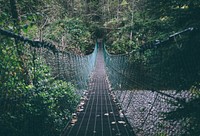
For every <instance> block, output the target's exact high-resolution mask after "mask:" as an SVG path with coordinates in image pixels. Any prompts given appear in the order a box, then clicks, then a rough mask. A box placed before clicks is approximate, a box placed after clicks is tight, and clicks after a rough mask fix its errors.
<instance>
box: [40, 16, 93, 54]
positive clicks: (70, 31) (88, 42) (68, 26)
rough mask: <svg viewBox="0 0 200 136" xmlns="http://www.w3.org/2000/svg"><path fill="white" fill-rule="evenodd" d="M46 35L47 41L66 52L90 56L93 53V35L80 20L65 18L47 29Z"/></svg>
mask: <svg viewBox="0 0 200 136" xmlns="http://www.w3.org/2000/svg"><path fill="white" fill-rule="evenodd" d="M44 34H45V37H44V38H45V39H46V41H48V40H49V41H50V42H51V41H53V42H54V44H56V45H60V46H61V48H63V50H65V51H73V52H74V53H76V54H81V53H84V54H89V53H91V52H92V51H93V50H92V47H93V41H92V39H91V34H90V32H89V30H88V28H87V27H86V25H85V24H84V23H83V22H82V21H81V20H80V19H74V18H65V19H63V20H58V21H55V22H53V23H51V24H50V25H49V26H48V27H47V28H46V29H45V32H44ZM61 39H62V41H61Z"/></svg>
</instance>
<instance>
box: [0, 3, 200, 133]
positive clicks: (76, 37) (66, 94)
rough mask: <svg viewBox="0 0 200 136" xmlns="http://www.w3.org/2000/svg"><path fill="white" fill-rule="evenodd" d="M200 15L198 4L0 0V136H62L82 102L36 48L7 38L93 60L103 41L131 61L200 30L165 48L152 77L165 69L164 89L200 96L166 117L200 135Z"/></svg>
mask: <svg viewBox="0 0 200 136" xmlns="http://www.w3.org/2000/svg"><path fill="white" fill-rule="evenodd" d="M199 14H200V1H199V0H0V29H1V31H0V135H2V136H27V133H28V135H29V136H58V135H59V134H60V133H61V131H62V130H63V129H64V127H65V125H66V123H67V122H68V121H69V120H70V117H71V114H72V113H73V112H74V111H75V109H76V106H77V105H78V103H79V101H80V96H79V95H77V94H76V87H75V85H74V84H72V83H70V82H67V81H64V80H60V79H56V78H55V77H53V76H52V75H51V68H50V67H49V66H47V65H46V64H45V62H44V61H45V60H44V59H43V58H41V57H35V52H36V51H35V49H34V48H32V47H31V46H28V45H27V43H24V42H22V41H20V40H19V39H15V38H10V37H9V35H4V34H2V31H9V32H11V33H14V34H16V35H20V36H23V37H26V38H28V39H31V40H33V41H40V42H42V41H45V42H48V43H51V44H52V45H55V47H56V48H58V49H60V50H61V51H67V52H71V53H74V54H78V55H88V54H90V53H92V51H93V50H94V46H95V42H96V40H97V39H103V41H104V43H105V45H106V48H107V50H108V52H109V53H110V54H128V53H130V52H132V51H137V50H138V49H139V48H141V46H143V45H145V44H154V43H155V42H156V41H161V40H165V39H166V38H168V37H169V36H170V35H173V34H174V33H176V32H179V31H182V30H184V29H187V28H192V29H194V30H195V31H193V32H191V34H188V35H183V36H182V35H180V36H178V37H177V38H176V39H173V40H172V42H171V43H170V44H171V45H175V46H176V47H178V48H176V47H174V46H169V48H166V46H167V45H165V48H163V49H161V50H162V52H163V54H164V55H163V56H164V57H163V58H162V63H159V64H157V65H153V66H152V67H151V68H150V71H157V70H158V69H159V68H161V67H163V69H162V71H160V72H161V73H163V74H162V77H160V79H162V83H163V84H161V85H162V86H165V85H168V86H170V88H176V89H177V92H178V91H181V90H183V89H184V88H187V89H188V90H189V91H192V93H194V94H195V95H197V96H198V97H196V98H195V99H192V100H190V101H186V100H181V101H178V103H176V104H177V105H181V106H180V108H178V109H176V110H175V111H172V112H170V113H164V114H165V115H166V120H182V119H183V118H184V119H185V122H186V123H187V124H188V125H187V127H186V128H185V130H186V131H185V134H183V135H191V136H198V135H200V130H199V128H200V97H199V96H200V91H199V87H200V62H199V60H194V59H193V58H194V56H195V58H200V54H199V51H200V38H199V36H200V32H199V29H200V15H199ZM154 53H155V52H154V51H151V50H148V51H147V52H145V53H144V54H142V55H141V54H140V55H139V56H137V55H138V54H135V55H133V56H131V59H132V60H131V61H132V62H135V63H141V62H142V63H143V64H147V63H148V62H149V60H151V59H153V58H154V57H155V54H154ZM174 58H175V59H174ZM170 60H172V64H173V65H169V64H171V63H170V62H169V61H170ZM179 60H183V62H181V63H184V64H186V63H187V64H189V66H188V67H189V70H188V69H187V68H188V67H187V68H182V67H181V66H180V65H179V63H177V62H178V61H179ZM148 68H149V67H148ZM180 72H182V73H185V74H184V75H182V76H181V77H179V76H180ZM172 73H175V74H174V75H171V74H172ZM168 75H170V76H168ZM172 76H173V79H174V80H177V81H178V83H179V86H178V85H177V84H175V83H174V82H173V81H172V80H170V78H171V77H172ZM144 80H145V79H144ZM186 83H187V84H186ZM157 88H160V86H158V87H157Z"/></svg>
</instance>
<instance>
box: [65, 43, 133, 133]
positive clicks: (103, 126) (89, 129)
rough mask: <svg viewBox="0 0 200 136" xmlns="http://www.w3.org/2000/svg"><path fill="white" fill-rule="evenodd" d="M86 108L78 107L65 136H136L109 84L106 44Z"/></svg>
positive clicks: (93, 78)
mask: <svg viewBox="0 0 200 136" xmlns="http://www.w3.org/2000/svg"><path fill="white" fill-rule="evenodd" d="M85 97H86V98H85V99H84V101H82V104H81V105H83V107H84V108H83V107H82V109H78V112H77V116H76V115H74V118H73V119H72V122H71V123H70V124H68V125H67V127H66V129H65V131H64V133H63V134H62V136H134V135H135V134H134V132H133V129H132V127H131V126H130V124H129V123H128V122H127V120H126V118H125V117H124V116H123V114H120V111H119V108H118V107H117V106H116V103H115V102H114V99H113V96H112V95H111V93H110V91H109V87H108V81H107V79H106V71H105V64H104V57H103V50H102V46H101V45H100V46H99V49H98V53H97V60H96V67H95V70H94V73H93V76H92V78H91V80H90V86H89V90H88V92H87V93H86V96H85Z"/></svg>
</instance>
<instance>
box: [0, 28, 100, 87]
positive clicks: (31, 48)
mask: <svg viewBox="0 0 200 136" xmlns="http://www.w3.org/2000/svg"><path fill="white" fill-rule="evenodd" d="M0 34H1V35H4V36H7V37H11V38H14V39H15V40H17V41H20V42H22V43H24V47H26V52H29V54H31V58H30V59H32V60H33V63H34V61H36V60H37V59H39V60H40V61H41V62H42V63H44V64H45V65H48V66H49V67H50V69H51V70H50V71H51V74H52V77H54V78H56V79H61V80H65V81H67V82H71V83H72V84H74V85H75V87H76V88H77V89H80V90H82V89H87V86H88V81H89V76H90V75H91V72H92V70H93V69H94V66H95V60H96V54H97V44H96V45H95V47H94V50H93V52H92V53H91V54H89V55H76V54H73V53H70V52H66V51H62V50H60V49H59V48H58V47H56V46H55V45H53V44H51V43H48V42H45V41H34V40H30V39H28V38H26V37H23V36H21V35H17V34H15V33H13V32H10V31H6V30H3V29H0ZM24 52H25V51H24ZM29 56H30V55H29ZM33 67H35V66H33ZM33 69H35V68H33Z"/></svg>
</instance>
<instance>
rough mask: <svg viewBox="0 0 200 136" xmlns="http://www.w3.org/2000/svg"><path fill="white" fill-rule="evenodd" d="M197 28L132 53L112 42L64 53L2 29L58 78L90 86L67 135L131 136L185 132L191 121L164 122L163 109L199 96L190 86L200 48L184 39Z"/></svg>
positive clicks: (196, 76)
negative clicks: (116, 51)
mask: <svg viewBox="0 0 200 136" xmlns="http://www.w3.org/2000/svg"><path fill="white" fill-rule="evenodd" d="M193 30H194V29H193V28H188V29H185V30H183V31H181V32H178V33H175V34H173V35H170V36H169V38H167V39H166V40H156V41H154V42H152V43H149V44H145V45H143V46H141V47H140V48H139V49H138V50H136V51H134V52H131V53H128V54H121V55H111V54H109V53H108V51H107V50H106V46H105V47H104V49H103V47H102V46H101V44H99V46H100V47H98V45H96V46H95V48H94V51H93V53H92V54H90V55H87V56H80V55H75V54H71V53H69V52H65V51H61V50H59V49H58V48H57V47H56V46H54V45H52V44H50V43H47V42H44V41H32V40H30V39H28V38H25V37H22V36H19V35H16V34H14V33H12V32H9V31H5V30H3V29H0V33H1V34H2V35H5V36H7V37H12V38H15V39H16V40H18V41H22V42H24V43H25V44H24V45H26V46H27V48H26V49H27V51H28V52H30V53H31V54H32V60H33V62H34V61H36V60H37V59H41V60H43V61H42V62H43V63H45V64H46V65H48V66H49V67H50V68H51V71H52V75H53V77H54V78H57V79H62V80H65V81H68V82H71V83H73V84H74V85H75V86H76V88H77V89H78V90H87V91H80V93H81V95H82V99H81V101H80V104H79V105H78V107H77V111H76V113H74V114H73V116H72V120H71V121H70V122H69V124H68V125H67V126H66V128H65V129H64V131H63V133H62V134H61V135H62V136H66V135H69V136H70V135H77V136H78V135H85V136H87V135H93V136H95V135H101V136H103V135H106V136H107V135H108V136H109V135H124V136H125V135H130V136H131V135H135V134H138V135H158V134H167V135H180V134H182V133H184V132H183V131H184V130H183V129H182V128H183V127H184V126H186V125H187V124H182V122H181V121H175V122H167V121H164V120H163V118H162V116H160V113H162V112H168V111H171V110H173V109H175V108H176V107H177V106H175V105H171V104H170V103H169V101H170V102H179V103H182V102H183V103H184V100H186V101H187V100H190V99H192V98H194V97H196V95H195V94H194V93H192V92H191V91H189V90H191V88H192V87H193V85H194V84H195V83H199V81H200V78H199V73H198V70H199V69H200V62H198V61H196V60H198V59H199V50H198V49H199V47H194V46H191V44H190V43H187V41H185V40H184V39H185V38H184V37H183V38H179V37H180V35H182V34H184V33H188V32H193ZM192 36H193V35H192ZM189 38H192V37H189ZM183 47H184V48H183ZM102 49H103V50H102ZM103 55H104V60H103ZM96 56H97V58H96ZM169 56H170V57H169ZM186 56H187V57H186ZM96 60H97V62H96ZM104 62H105V67H106V71H105V69H104ZM95 64H96V67H95ZM194 66H196V67H194ZM33 67H34V69H35V68H36V66H35V65H33Z"/></svg>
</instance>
